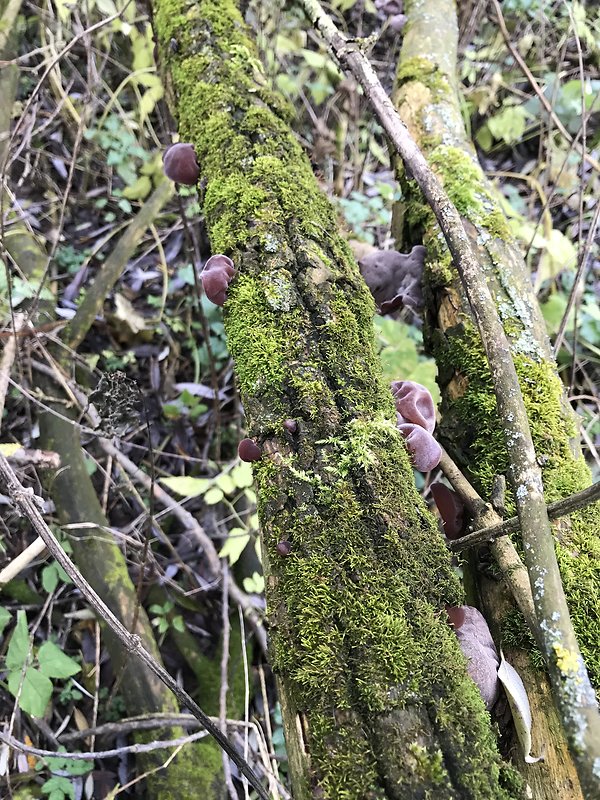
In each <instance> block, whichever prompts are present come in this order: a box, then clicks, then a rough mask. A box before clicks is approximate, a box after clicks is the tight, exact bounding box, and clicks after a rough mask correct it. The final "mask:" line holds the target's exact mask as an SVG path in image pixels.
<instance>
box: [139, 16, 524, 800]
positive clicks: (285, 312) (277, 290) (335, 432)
mask: <svg viewBox="0 0 600 800" xmlns="http://www.w3.org/2000/svg"><path fill="white" fill-rule="evenodd" d="M153 24H154V29H155V33H156V36H157V39H158V47H159V54H160V60H161V64H162V66H163V68H164V72H165V84H166V86H167V88H168V93H169V95H170V101H171V108H172V110H173V112H174V114H175V116H176V117H177V119H178V125H179V133H180V137H181V139H182V140H183V141H189V142H192V143H193V145H194V146H195V148H196V154H197V157H198V163H199V165H200V170H201V175H202V178H203V185H204V186H205V195H204V213H205V218H206V222H207V225H208V229H209V233H210V237H211V241H212V247H213V251H214V252H224V253H227V254H229V255H230V256H231V257H232V258H233V260H234V262H235V265H236V267H237V269H238V274H237V276H236V278H235V280H234V282H233V283H232V285H231V287H230V290H229V300H228V301H227V303H226V306H225V322H226V331H227V335H228V344H229V348H230V350H231V352H232V354H233V356H234V359H235V364H236V373H237V377H238V381H239V385H240V389H241V392H242V399H243V402H244V407H245V410H246V414H247V421H248V427H249V431H250V433H251V435H252V436H253V437H254V438H255V439H256V440H257V441H258V442H259V444H260V447H261V448H262V458H261V459H260V461H258V462H257V463H256V465H255V477H256V480H257V484H258V490H259V512H260V520H261V530H262V543H263V555H264V568H265V574H266V585H267V599H268V609H269V622H270V628H271V658H272V664H273V668H274V670H275V671H276V673H277V675H278V677H279V685H280V689H281V700H282V708H283V716H284V725H285V728H286V738H287V745H288V755H289V758H290V768H291V775H292V782H293V787H294V797H295V798H296V800H302V798H309V797H320V798H340V797H345V798H349V799H350V798H356V800H358V799H359V798H361V799H362V798H403V799H404V798H412V797H414V798H417V797H424V796H426V795H428V794H429V795H434V796H436V797H439V798H444V797H447V798H450V797H461V798H477V799H478V800H482V799H483V798H504V797H506V798H507V797H513V796H518V794H517V790H516V789H515V790H513V789H511V788H508V787H507V786H506V785H505V782H506V781H508V782H510V781H511V780H514V775H513V773H512V771H510V770H507V769H505V768H504V765H503V764H502V763H501V761H500V759H499V757H498V753H497V750H496V745H495V742H494V737H493V734H492V730H491V727H490V723H489V718H488V716H487V713H486V712H485V709H484V706H483V703H482V701H481V698H480V696H479V695H478V693H477V690H476V689H475V687H474V685H473V684H472V683H471V681H470V679H469V678H468V677H467V674H466V671H465V662H464V659H463V657H462V656H461V654H460V651H459V650H458V646H457V642H456V639H455V637H454V635H453V634H452V632H451V630H450V628H449V626H448V625H447V622H446V620H445V614H444V611H443V607H444V605H445V604H446V603H450V604H456V603H458V602H460V599H461V590H460V588H459V586H458V583H457V581H456V578H455V576H454V574H453V572H452V569H451V566H450V562H449V559H448V555H447V553H446V552H445V548H444V545H443V542H442V540H441V537H440V535H439V533H438V530H437V526H436V525H435V523H434V521H433V520H432V519H431V517H430V516H429V514H428V513H427V511H426V509H425V507H424V505H423V503H422V501H421V499H420V498H419V495H418V493H417V491H416V489H415V486H414V482H413V478H412V470H411V467H410V465H409V462H408V458H407V454H406V450H405V448H404V445H403V443H402V440H401V438H400V436H399V433H398V431H397V430H396V427H395V424H394V408H393V403H392V399H391V396H390V394H389V391H388V389H387V387H386V386H385V385H384V384H383V381H382V378H381V371H380V367H379V363H378V359H377V354H376V350H375V343H374V337H373V329H372V314H373V303H372V300H371V297H370V295H369V294H368V292H367V290H366V287H365V286H364V283H363V282H362V280H361V278H360V275H359V273H358V270H357V267H356V265H355V263H354V262H353V260H352V258H351V255H350V253H349V251H348V248H347V247H346V245H345V243H344V242H343V241H342V240H341V239H340V237H339V235H338V233H337V231H336V220H335V215H334V213H333V211H332V209H331V207H330V206H329V203H328V202H327V201H326V200H325V198H324V197H323V196H322V195H321V194H320V193H319V191H318V188H317V184H316V181H315V179H314V177H313V175H312V172H311V170H310V165H309V163H308V160H307V159H306V157H305V156H304V154H303V153H302V152H301V150H300V148H299V146H298V145H297V143H296V141H295V139H294V137H293V136H292V134H291V132H290V130H289V128H288V118H289V116H288V115H289V110H288V108H287V107H286V106H285V105H284V104H283V102H282V101H281V99H280V98H279V97H278V96H277V95H275V94H274V93H273V92H272V91H270V89H269V88H268V87H267V84H266V81H265V79H264V77H263V75H262V71H261V67H260V64H259V62H258V60H257V57H256V52H255V49H254V47H253V44H252V43H251V41H250V40H249V39H248V37H247V34H246V31H245V28H244V24H243V22H242V19H241V17H240V15H239V13H238V11H237V9H236V8H235V6H234V4H233V3H231V2H227V3H221V4H218V6H217V5H215V4H214V3H211V2H199V3H193V4H192V3H190V2H187V0H156V1H155V3H154V23H153ZM399 377H401V376H399ZM291 421H293V422H291ZM281 542H286V545H285V547H281V548H279V549H278V547H277V546H278V544H279V543H281ZM288 550H289V551H290V552H289V555H288V556H287V557H286V556H284V555H282V554H281V553H285V552H287V551H288Z"/></svg>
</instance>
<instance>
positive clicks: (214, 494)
mask: <svg viewBox="0 0 600 800" xmlns="http://www.w3.org/2000/svg"><path fill="white" fill-rule="evenodd" d="M223 497H224V494H223V492H222V491H221V490H220V489H219V488H218V487H217V486H213V487H212V489H209V490H208V492H206V494H205V495H204V502H205V503H206V505H207V506H214V505H216V504H217V503H220V502H221V500H222V499H223Z"/></svg>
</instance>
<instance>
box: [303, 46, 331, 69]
mask: <svg viewBox="0 0 600 800" xmlns="http://www.w3.org/2000/svg"><path fill="white" fill-rule="evenodd" d="M300 52H301V53H302V55H303V56H304V60H305V61H306V63H307V64H308V66H309V67H312V68H313V69H323V68H324V67H325V65H326V64H327V62H328V61H329V56H328V55H327V54H326V53H315V52H314V50H301V51H300Z"/></svg>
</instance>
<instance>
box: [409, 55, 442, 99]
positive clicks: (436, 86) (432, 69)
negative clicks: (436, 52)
mask: <svg viewBox="0 0 600 800" xmlns="http://www.w3.org/2000/svg"><path fill="white" fill-rule="evenodd" d="M408 81H418V82H419V83H422V84H423V85H424V86H427V88H428V89H431V91H432V92H434V93H438V92H440V93H441V94H442V95H444V94H446V93H447V92H448V91H449V88H450V84H449V82H448V78H447V77H446V75H444V73H443V72H441V71H440V70H439V69H438V67H437V65H436V64H434V63H433V62H432V61H431V60H430V59H428V58H424V57H422V56H415V57H414V58H407V59H405V60H402V61H401V62H400V65H399V67H398V71H397V73H396V84H397V86H402V84H404V83H407V82H408Z"/></svg>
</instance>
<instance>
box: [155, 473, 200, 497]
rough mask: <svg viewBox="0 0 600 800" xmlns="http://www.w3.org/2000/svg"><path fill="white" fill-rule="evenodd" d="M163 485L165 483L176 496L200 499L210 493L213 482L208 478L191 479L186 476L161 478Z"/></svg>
mask: <svg viewBox="0 0 600 800" xmlns="http://www.w3.org/2000/svg"><path fill="white" fill-rule="evenodd" d="M160 480H161V483H164V484H165V486H167V487H168V488H169V489H171V490H172V491H174V492H175V493H176V494H180V495H182V496H183V497H198V495H201V494H204V493H205V492H206V491H208V489H209V487H210V486H211V485H212V481H210V480H208V478H190V477H188V476H186V475H182V476H181V477H174V478H161V479H160Z"/></svg>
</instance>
